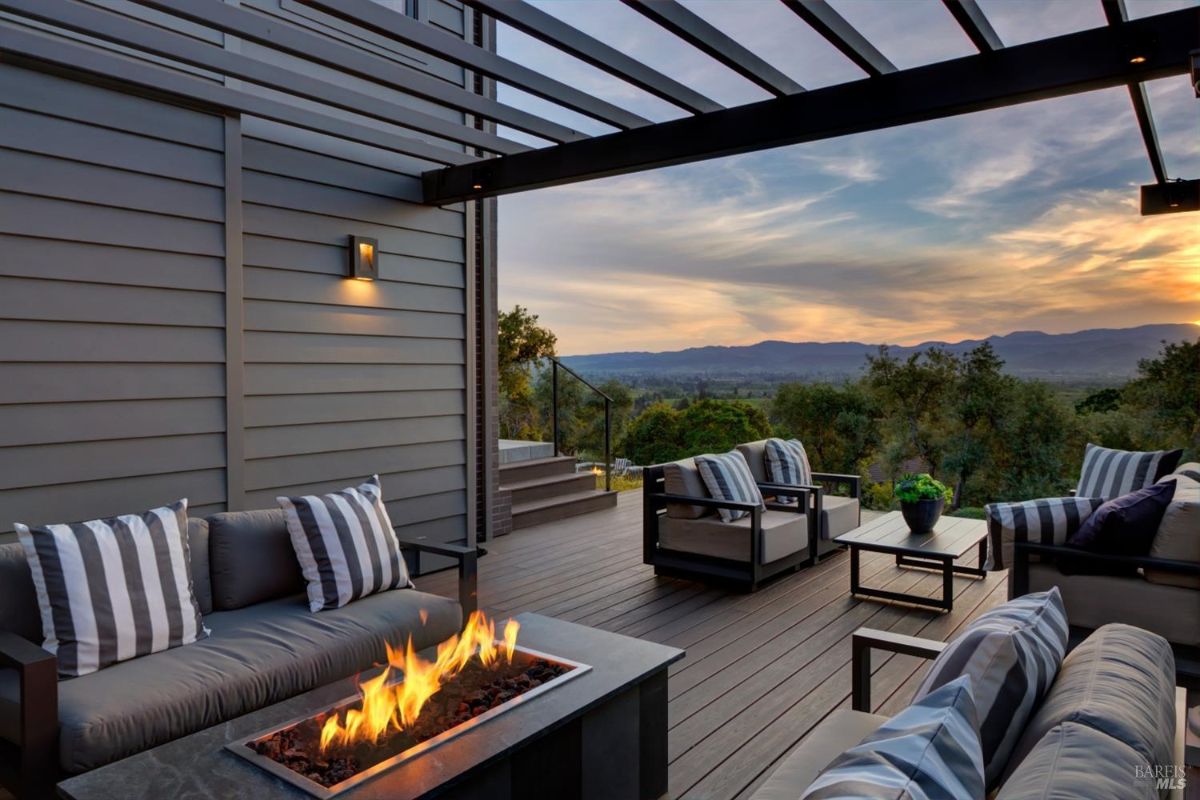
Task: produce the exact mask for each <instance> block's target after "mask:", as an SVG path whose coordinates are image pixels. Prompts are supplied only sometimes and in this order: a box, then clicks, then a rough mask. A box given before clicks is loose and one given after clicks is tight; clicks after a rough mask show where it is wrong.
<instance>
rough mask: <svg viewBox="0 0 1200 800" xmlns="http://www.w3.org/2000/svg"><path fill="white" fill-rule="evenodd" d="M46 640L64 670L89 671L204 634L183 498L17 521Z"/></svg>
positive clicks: (68, 674) (63, 674)
mask: <svg viewBox="0 0 1200 800" xmlns="http://www.w3.org/2000/svg"><path fill="white" fill-rule="evenodd" d="M16 529H17V537H18V538H19V539H20V541H21V546H22V547H23V548H24V549H25V557H26V558H27V559H28V560H29V569H30V571H31V572H32V573H33V586H34V589H35V591H36V592H37V598H38V608H39V610H40V612H41V617H42V632H43V635H44V636H45V643H44V644H43V645H42V646H43V647H45V649H46V650H48V651H50V652H51V653H55V654H56V655H57V656H58V674H59V676H61V677H67V678H69V677H76V676H79V675H87V674H89V673H92V672H95V671H96V670H100V669H104V668H105V667H107V666H109V665H111V664H115V663H117V662H119V661H126V660H128V659H131V658H136V657H138V656H144V655H148V654H150V653H157V652H159V651H162V650H166V649H168V648H172V647H180V646H182V645H188V644H192V643H193V642H195V641H196V640H197V639H202V638H204V637H205V636H206V635H208V630H207V629H206V628H205V627H204V623H203V622H202V621H201V615H200V605H199V603H197V602H196V594H195V590H194V589H193V587H192V572H191V569H192V564H191V557H190V552H189V547H188V516H187V500H186V499H184V500H178V501H176V502H174V503H172V504H171V505H169V506H160V507H158V508H152V509H150V510H149V511H143V512H140V513H136V514H122V515H120V516H116V517H108V518H105V519H94V520H88V521H87V522H76V523H66V524H62V523H55V524H51V525H40V526H37V527H34V528H30V527H29V526H26V525H22V524H21V523H19V522H18V523H16Z"/></svg>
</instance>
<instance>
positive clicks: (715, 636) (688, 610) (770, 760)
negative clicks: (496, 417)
mask: <svg viewBox="0 0 1200 800" xmlns="http://www.w3.org/2000/svg"><path fill="white" fill-rule="evenodd" d="M641 526H642V520H641V494H640V492H636V491H635V492H626V493H624V494H622V495H621V496H620V499H619V502H618V504H617V507H616V508H614V509H611V510H605V511H600V512H596V513H592V514H588V515H586V516H582V517H577V518H574V519H569V520H563V521H560V522H554V523H548V524H545V525H540V526H537V527H534V528H528V529H526V530H522V531H518V532H516V533H513V534H511V535H509V536H505V537H502V538H500V539H497V540H496V541H493V542H489V543H487V544H486V545H485V546H486V548H487V549H488V551H489V553H488V555H487V556H486V557H484V558H483V559H481V560H480V562H479V594H480V605H481V607H483V608H485V609H487V610H489V611H490V612H494V613H496V614H500V615H505V614H510V613H518V612H522V611H533V612H537V613H539V614H546V615H548V616H553V617H558V618H560V619H565V620H570V621H572V622H578V623H581V624H584V625H591V626H594V627H597V628H603V629H605V630H610V631H616V632H618V633H623V634H626V635H628V636H637V637H640V638H643V639H649V640H652V641H656V642H662V643H664V644H669V645H673V646H675V647H680V648H683V649H685V650H686V651H687V657H686V658H685V659H683V660H682V661H680V662H679V663H677V664H676V665H674V667H673V668H672V670H671V677H670V697H671V699H670V709H669V719H670V723H669V724H670V726H671V728H670V746H669V757H670V764H671V765H670V797H673V798H713V799H714V800H724V799H725V798H743V797H746V796H747V795H749V794H750V793H751V792H753V790H754V789H755V788H756V787H757V786H758V785H759V784H760V783H761V782H762V781H763V780H764V779H765V777H766V776H767V775H769V774H770V773H771V771H772V769H773V768H774V766H775V764H776V763H777V762H778V761H779V759H780V758H782V757H783V756H784V755H785V754H787V753H788V751H790V750H791V749H792V747H793V746H794V745H795V744H796V743H797V742H799V741H800V740H801V739H803V738H804V737H805V736H806V735H807V734H808V732H809V731H811V730H812V728H813V727H814V726H815V725H816V724H817V723H819V722H820V721H821V720H822V719H823V718H824V717H825V716H826V715H827V714H829V713H830V712H831V711H833V710H834V709H837V708H849V706H850V670H849V663H850V634H851V633H852V632H853V631H854V630H855V629H857V628H859V627H863V626H866V627H872V628H883V629H886V630H893V631H897V632H899V633H907V634H912V635H917V636H925V637H929V638H934V639H942V640H945V639H948V638H951V637H952V636H953V635H954V634H955V633H956V631H958V630H959V629H960V628H961V627H962V626H963V625H964V624H965V623H967V622H969V621H970V620H971V619H973V618H974V617H976V616H977V615H978V614H980V613H982V612H983V611H985V610H987V609H988V608H991V607H993V606H995V605H997V604H999V603H1002V602H1003V601H1004V599H1005V586H1004V574H1003V573H999V574H992V575H990V576H988V577H987V578H985V579H982V580H980V579H974V578H967V577H957V576H956V577H955V579H954V588H955V601H954V611H953V612H951V613H949V614H942V613H939V612H936V611H931V610H922V609H917V608H915V607H909V606H901V605H891V604H884V603H879V602H874V601H868V600H856V599H852V598H851V597H850V596H849V586H850V567H849V558H848V556H847V554H846V553H837V554H835V555H833V556H830V557H829V558H827V559H826V560H824V561H822V562H821V563H820V564H818V565H817V566H815V567H811V568H809V569H805V570H801V571H800V572H799V573H797V574H795V575H791V576H788V577H786V578H784V579H782V580H780V581H777V582H775V583H773V584H771V585H769V586H768V587H767V588H765V589H761V590H759V591H758V592H757V593H755V594H734V593H730V592H729V591H726V590H719V589H712V588H709V587H707V586H705V585H703V584H700V583H694V582H691V581H685V580H677V579H671V578H659V577H656V576H655V575H654V571H653V569H652V568H650V567H648V566H646V565H644V564H642V560H641V559H642V557H641V552H642V550H641V548H642V543H641V536H642V530H641ZM862 578H863V582H864V584H866V585H871V586H877V587H880V588H886V589H892V590H894V591H904V592H912V593H921V594H927V595H929V596H934V595H938V594H940V592H941V588H942V583H941V580H942V579H941V576H940V574H935V573H933V572H929V571H925V570H912V569H901V568H898V567H896V565H895V560H894V558H893V557H890V556H885V555H882V554H873V553H863V554H862ZM454 581H455V576H454V574H453V573H452V572H443V573H438V574H435V575H429V576H425V577H422V578H419V579H417V585H418V587H419V588H421V589H425V590H428V591H432V592H436V593H439V594H447V595H449V596H453V592H454ZM875 662H876V663H875V664H874V668H875V676H874V680H873V681H872V697H873V699H874V700H875V702H876V704H877V709H876V710H879V711H882V712H883V713H895V711H897V710H899V709H900V708H902V707H903V706H905V705H907V703H908V700H909V698H911V696H912V693H913V690H914V689H915V687H916V683H917V682H918V681H919V679H920V675H921V669H922V666H923V664H924V663H925V662H921V661H920V660H918V659H915V658H912V657H901V656H896V657H892V658H888V659H885V658H883V657H881V656H878V655H877V656H876V659H875Z"/></svg>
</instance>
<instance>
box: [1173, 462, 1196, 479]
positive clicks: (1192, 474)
mask: <svg viewBox="0 0 1200 800" xmlns="http://www.w3.org/2000/svg"><path fill="white" fill-rule="evenodd" d="M1171 475H1182V476H1184V477H1185V478H1191V479H1192V480H1194V481H1200V461H1189V462H1187V463H1186V464H1180V465H1179V466H1178V467H1176V468H1175V471H1174V472H1172V473H1171ZM1167 477H1170V476H1167Z"/></svg>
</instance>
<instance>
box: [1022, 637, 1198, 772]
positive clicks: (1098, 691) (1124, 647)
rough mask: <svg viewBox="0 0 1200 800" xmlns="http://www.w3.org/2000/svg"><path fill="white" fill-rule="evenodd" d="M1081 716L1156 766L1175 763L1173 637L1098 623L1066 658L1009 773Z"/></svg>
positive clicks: (1087, 723) (1026, 728)
mask: <svg viewBox="0 0 1200 800" xmlns="http://www.w3.org/2000/svg"><path fill="white" fill-rule="evenodd" d="M1068 722H1076V723H1079V724H1081V725H1086V726H1087V727H1089V728H1092V729H1094V730H1097V731H1100V732H1101V733H1104V734H1106V735H1107V736H1111V737H1112V738H1114V739H1117V740H1118V741H1120V742H1123V743H1124V744H1125V745H1127V746H1129V747H1131V748H1133V749H1134V750H1136V751H1137V753H1138V754H1139V755H1140V756H1141V757H1142V758H1143V759H1145V760H1146V761H1148V762H1149V763H1151V764H1170V763H1172V758H1173V755H1172V747H1173V744H1174V739H1175V658H1174V656H1173V655H1172V653H1171V645H1170V644H1169V643H1168V642H1167V640H1166V639H1164V638H1162V637H1161V636H1158V635H1157V634H1153V633H1151V632H1150V631H1146V630H1142V629H1141V628H1135V627H1133V626H1132V625H1122V624H1119V623H1114V624H1110V625H1105V626H1103V627H1101V628H1099V629H1097V630H1096V631H1095V632H1094V633H1092V635H1091V636H1089V637H1088V638H1087V639H1085V640H1084V641H1083V642H1082V643H1081V644H1080V645H1079V646H1078V647H1076V648H1075V649H1074V650H1072V651H1071V653H1070V654H1069V655H1068V656H1067V657H1066V658H1065V659H1064V660H1063V663H1062V668H1061V669H1060V670H1059V672H1058V677H1057V679H1056V680H1055V681H1054V685H1053V686H1052V687H1051V689H1050V691H1049V692H1048V693H1047V695H1046V699H1045V700H1043V701H1042V704H1041V706H1040V707H1039V708H1038V710H1037V713H1036V714H1034V715H1033V718H1032V719H1031V720H1030V721H1029V724H1028V725H1026V726H1024V727H1025V730H1024V731H1023V732H1022V733H1021V737H1020V740H1019V741H1018V742H1017V745H1016V747H1015V748H1013V753H1012V757H1011V758H1010V759H1009V762H1008V765H1007V768H1006V770H1005V774H1006V775H1010V774H1012V773H1013V772H1014V770H1017V769H1022V770H1023V769H1024V767H1023V760H1024V759H1025V758H1026V756H1027V755H1028V754H1029V753H1030V752H1031V751H1032V750H1033V749H1034V747H1035V746H1036V745H1037V743H1038V741H1040V740H1041V739H1042V737H1044V736H1045V735H1046V734H1048V733H1049V732H1050V730H1051V729H1053V728H1054V727H1055V726H1058V725H1061V724H1063V723H1068Z"/></svg>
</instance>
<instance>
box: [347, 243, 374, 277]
mask: <svg viewBox="0 0 1200 800" xmlns="http://www.w3.org/2000/svg"><path fill="white" fill-rule="evenodd" d="M346 277H348V278H354V279H355V280H358V281H373V280H375V279H376V278H378V277H379V241H378V240H376V239H368V238H367V237H366V236H351V237H350V258H349V263H348V265H347V269H346Z"/></svg>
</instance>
